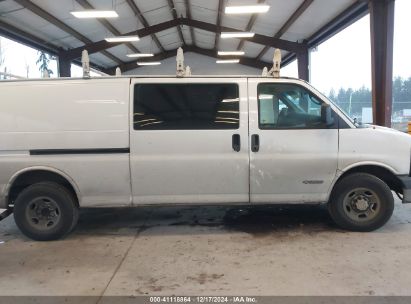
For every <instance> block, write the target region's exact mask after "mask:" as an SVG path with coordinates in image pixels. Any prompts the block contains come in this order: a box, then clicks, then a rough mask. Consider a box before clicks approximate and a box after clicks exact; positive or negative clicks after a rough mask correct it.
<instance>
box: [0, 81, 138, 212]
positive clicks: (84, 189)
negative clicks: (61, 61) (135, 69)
mask: <svg viewBox="0 0 411 304" xmlns="http://www.w3.org/2000/svg"><path fill="white" fill-rule="evenodd" d="M129 82H130V80H129V79H128V78H121V79H120V78H119V79H96V80H93V79H90V80H46V81H23V82H5V83H1V84H0V109H1V110H0V168H1V170H0V197H1V198H3V200H4V196H5V195H6V193H5V192H6V191H7V189H8V184H9V182H10V180H11V179H12V178H13V177H15V176H16V175H17V174H18V172H19V171H22V170H26V169H28V168H33V167H35V168H44V169H45V170H47V168H54V169H56V170H58V171H61V172H64V174H66V175H67V176H69V177H70V178H71V179H72V180H73V182H74V183H75V185H76V187H77V188H78V191H79V192H80V196H81V197H80V205H81V206H118V205H129V204H130V202H131V189H130V170H129V152H128V151H129V126H128V115H129V110H128V109H129ZM0 203H1V199H0Z"/></svg>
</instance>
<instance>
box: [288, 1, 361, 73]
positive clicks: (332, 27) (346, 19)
mask: <svg viewBox="0 0 411 304" xmlns="http://www.w3.org/2000/svg"><path fill="white" fill-rule="evenodd" d="M368 13H369V9H368V3H367V2H364V1H361V0H358V1H357V2H355V3H354V4H352V5H351V6H350V7H349V8H347V9H346V10H345V11H343V12H342V13H341V14H339V15H338V16H337V17H335V18H334V19H333V20H331V21H330V22H329V23H327V24H326V25H325V26H323V27H322V28H321V29H319V30H318V31H317V32H316V33H314V34H313V35H311V37H309V38H308V40H307V41H306V44H307V47H308V48H313V47H316V46H318V45H319V44H321V43H323V42H325V41H326V40H328V39H329V38H331V37H332V36H334V35H336V34H337V33H339V32H341V31H342V30H344V29H345V28H347V27H348V26H350V25H351V24H353V23H355V22H356V21H358V20H359V19H361V18H362V17H364V16H365V15H367V14H368ZM296 58H297V55H296V54H295V53H289V54H287V55H286V56H285V57H284V58H283V61H282V62H283V64H284V66H285V65H287V64H289V63H291V62H292V61H294V60H295V59H296Z"/></svg>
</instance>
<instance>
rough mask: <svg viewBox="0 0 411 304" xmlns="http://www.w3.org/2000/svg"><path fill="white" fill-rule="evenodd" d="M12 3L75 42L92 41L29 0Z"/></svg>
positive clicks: (114, 59) (112, 57) (109, 55)
mask: <svg viewBox="0 0 411 304" xmlns="http://www.w3.org/2000/svg"><path fill="white" fill-rule="evenodd" d="M14 1H15V2H17V3H18V4H20V5H21V6H22V7H24V8H26V9H28V10H29V11H31V12H32V13H33V14H35V15H37V16H39V17H41V18H43V19H44V20H46V21H48V22H50V23H51V24H53V25H54V26H55V27H58V28H59V29H61V30H62V31H64V32H66V33H68V34H70V35H72V36H73V37H75V38H76V39H77V40H80V41H81V42H83V43H85V44H90V43H92V41H91V40H90V39H88V38H86V37H85V36H83V35H82V34H80V33H79V32H77V31H76V30H74V29H73V28H71V27H69V26H68V25H67V24H65V23H63V22H62V21H60V20H59V19H57V18H56V17H54V16H53V15H51V14H50V13H48V12H46V11H45V10H44V9H42V8H41V7H39V6H37V5H36V4H34V3H33V2H31V1H29V0H14ZM102 53H103V54H104V55H105V56H106V57H108V58H110V59H111V60H113V61H114V62H116V63H118V64H121V63H123V62H122V61H121V60H120V59H119V58H117V57H116V56H114V55H112V54H111V53H109V52H107V51H103V52H102Z"/></svg>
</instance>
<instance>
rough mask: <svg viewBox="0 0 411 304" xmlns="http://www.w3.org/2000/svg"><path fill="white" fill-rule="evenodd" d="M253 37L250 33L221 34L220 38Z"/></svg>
mask: <svg viewBox="0 0 411 304" xmlns="http://www.w3.org/2000/svg"><path fill="white" fill-rule="evenodd" d="M254 35H255V34H254V33H251V32H222V33H221V38H251V37H254Z"/></svg>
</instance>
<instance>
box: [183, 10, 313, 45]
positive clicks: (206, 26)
mask: <svg viewBox="0 0 411 304" xmlns="http://www.w3.org/2000/svg"><path fill="white" fill-rule="evenodd" d="M180 20H181V23H182V24H184V25H188V26H194V27H195V28H199V29H202V30H205V31H208V32H214V33H217V34H219V33H220V32H221V31H223V32H242V31H241V30H238V29H233V28H229V27H224V26H222V27H220V28H219V27H218V26H217V25H216V24H211V23H207V22H203V21H198V20H193V19H187V18H181V19H180ZM219 30H221V31H219ZM242 39H244V40H246V41H250V42H254V43H257V44H262V45H269V46H270V47H275V48H279V49H282V50H287V51H292V52H299V51H301V50H304V49H305V48H306V46H305V44H302V43H297V42H292V41H287V40H282V39H279V38H273V37H268V36H264V35H260V34H255V35H254V37H250V38H242Z"/></svg>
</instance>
